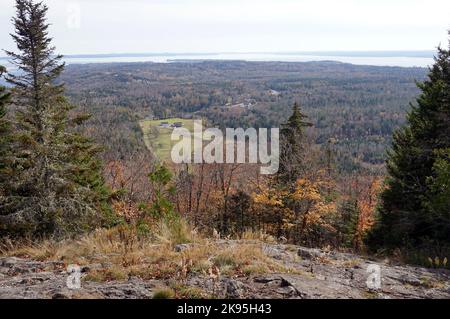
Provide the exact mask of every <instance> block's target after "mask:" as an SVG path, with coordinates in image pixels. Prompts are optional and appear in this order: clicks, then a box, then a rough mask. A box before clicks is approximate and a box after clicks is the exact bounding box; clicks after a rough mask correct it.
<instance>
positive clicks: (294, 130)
mask: <svg viewBox="0 0 450 319" xmlns="http://www.w3.org/2000/svg"><path fill="white" fill-rule="evenodd" d="M307 119H308V117H307V116H306V115H304V114H303V113H302V111H301V108H300V105H299V104H298V103H295V104H294V107H293V113H292V115H291V117H290V118H289V119H288V121H287V123H286V124H284V125H283V127H282V129H281V151H280V169H279V173H278V180H279V181H280V182H281V183H287V184H293V183H295V182H296V181H297V179H298V178H299V177H300V175H301V172H302V169H304V167H303V164H304V156H305V136H304V129H305V128H306V127H310V126H312V124H311V123H309V122H308V121H307Z"/></svg>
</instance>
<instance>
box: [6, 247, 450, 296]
mask: <svg viewBox="0 0 450 319" xmlns="http://www.w3.org/2000/svg"><path fill="white" fill-rule="evenodd" d="M236 244H239V243H238V242H229V243H226V242H225V243H223V245H224V246H225V245H230V246H232V245H236ZM263 245H264V247H263V251H264V253H265V254H266V255H267V256H268V257H269V258H272V259H274V260H276V261H277V262H281V263H282V264H284V265H285V266H286V267H287V268H289V269H291V270H292V271H291V272H290V273H275V274H256V273H255V274H250V275H247V276H244V275H242V276H238V277H233V278H230V277H227V276H221V277H220V278H216V279H214V280H213V279H211V278H210V277H208V276H207V275H205V274H197V273H191V274H189V275H188V277H187V278H185V279H184V280H183V284H184V285H185V286H187V287H196V288H197V289H199V290H201V291H203V292H205V293H206V294H209V295H214V296H215V297H221V298H229V299H240V298H286V299H288V298H289V299H291V298H295V299H316V298H333V299H343V298H345V299H349V298H350V299H360V298H364V299H367V298H401V299H409V298H441V299H442V298H445V299H448V298H450V273H449V272H448V271H445V270H430V269H423V268H418V267H411V266H402V265H393V264H390V263H388V262H387V261H375V260H370V259H367V258H363V257H359V256H355V255H352V254H344V253H338V252H330V251H322V250H318V249H307V248H302V247H296V246H289V245H269V244H263ZM186 249H189V246H179V247H177V248H176V251H178V252H180V253H182V252H183V251H185V250H186ZM102 267H108V265H102V264H93V265H88V266H85V267H82V268H81V269H80V271H81V276H82V278H83V277H85V276H86V274H89V273H90V272H91V271H96V270H98V269H101V268H102ZM374 267H375V268H374ZM371 269H378V270H379V271H380V273H379V275H380V277H379V282H378V285H377V277H373V276H377V274H376V273H373V272H372V270H371ZM68 276H69V274H68V272H67V265H66V264H64V263H63V262H60V261H45V262H42V261H34V260H28V259H21V258H16V257H2V258H0V298H11V299H16V298H46V299H52V298H54V299H68V298H77V299H78V298H82V299H89V298H96V299H98V298H102V299H103V298H106V299H146V298H152V297H153V295H154V293H155V292H156V291H158V289H161V288H164V287H168V286H170V285H173V284H174V282H175V283H176V282H177V279H176V278H173V279H171V280H143V279H141V278H138V277H130V278H128V279H127V280H123V281H115V282H102V283H99V282H90V281H86V280H82V281H81V287H80V288H79V289H69V288H68V285H67V281H68ZM372 279H373V280H374V281H373V282H372V281H371V280H372Z"/></svg>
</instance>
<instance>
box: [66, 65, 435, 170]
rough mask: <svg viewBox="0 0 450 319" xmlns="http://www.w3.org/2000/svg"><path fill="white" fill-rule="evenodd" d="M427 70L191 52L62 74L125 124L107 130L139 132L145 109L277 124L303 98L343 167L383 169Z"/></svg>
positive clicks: (91, 105)
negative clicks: (194, 55)
mask: <svg viewBox="0 0 450 319" xmlns="http://www.w3.org/2000/svg"><path fill="white" fill-rule="evenodd" d="M425 75H426V69H421V68H397V67H372V66H355V65H350V64H343V63H338V62H312V63H283V62H243V61H193V62H173V63H168V64H157V63H131V64H122V63H121V64H88V65H69V66H68V67H67V69H66V71H65V73H64V74H63V75H62V80H63V81H64V82H65V83H66V85H67V93H68V95H69V96H70V97H71V98H72V100H73V101H74V103H77V104H79V105H83V106H86V107H87V108H88V111H89V112H91V113H93V114H94V115H95V118H96V119H97V121H103V123H104V124H106V125H108V124H107V123H109V122H111V121H112V122H113V125H120V128H121V129H118V130H113V129H112V130H108V132H107V133H106V134H107V135H108V136H109V135H110V134H111V131H113V132H114V131H117V132H120V135H122V136H123V135H126V133H125V132H128V133H129V134H130V135H129V137H127V138H129V139H132V140H135V139H136V137H134V134H135V133H136V131H137V130H138V127H137V125H136V119H139V118H141V119H142V118H147V117H150V118H152V117H156V118H164V117H179V116H181V117H193V116H194V117H203V118H206V119H208V121H209V123H210V124H211V125H220V126H221V127H279V126H280V124H281V123H283V122H285V121H286V120H287V118H288V116H289V113H290V109H291V108H292V105H293V104H294V102H296V101H298V102H301V104H302V106H303V108H304V110H305V112H306V113H307V114H308V116H309V117H310V118H311V121H312V122H313V124H314V128H315V129H314V130H312V132H311V138H312V139H314V142H315V143H317V144H319V145H323V146H326V145H327V143H328V141H329V140H330V139H333V140H334V145H333V148H334V152H336V156H335V158H336V160H337V161H338V163H339V169H341V170H344V171H345V172H352V171H355V170H358V169H362V168H368V169H372V170H379V169H380V166H382V164H383V163H384V161H385V159H386V158H385V153H386V149H387V147H388V146H389V145H390V142H391V136H392V132H393V131H394V129H396V128H398V127H399V126H400V125H402V124H403V123H404V121H405V113H406V110H407V109H408V104H409V103H410V102H411V101H413V99H414V97H415V96H416V95H417V93H418V92H419V90H418V88H417V86H416V85H415V81H421V80H423V79H424V77H425ZM330 114H333V116H330ZM127 122H128V124H126V123H127ZM125 126H126V127H125ZM116 127H117V126H116ZM114 138H116V139H118V140H120V139H122V140H123V137H120V136H115V137H114ZM123 142H125V141H123ZM107 144H110V143H107ZM111 144H112V145H116V146H117V145H123V143H119V144H117V143H116V142H114V143H111ZM126 144H129V143H126ZM123 147H126V146H125V145H124V146H123Z"/></svg>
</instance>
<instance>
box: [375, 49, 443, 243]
mask: <svg viewBox="0 0 450 319" xmlns="http://www.w3.org/2000/svg"><path fill="white" fill-rule="evenodd" d="M418 86H419V88H420V89H421V91H422V93H421V95H420V96H419V97H418V99H417V105H412V110H411V111H410V113H409V114H408V117H407V125H406V126H405V127H403V128H402V129H400V130H399V131H397V132H396V133H395V134H394V141H393V147H392V150H391V151H390V152H389V160H388V165H387V168H388V173H389V177H388V178H387V181H386V186H387V187H386V190H385V191H384V192H383V193H382V198H381V200H382V205H381V208H380V212H379V213H380V220H379V226H378V227H377V228H376V230H375V232H374V233H373V236H371V240H370V241H371V244H372V246H374V247H377V246H379V245H385V246H388V247H399V246H401V245H405V244H410V245H413V246H418V245H420V244H421V243H422V242H423V241H424V240H425V239H431V240H434V241H440V242H441V241H444V242H447V243H450V237H449V235H448V234H449V232H448V231H447V232H442V231H439V230H442V228H443V227H444V228H446V229H447V230H449V227H448V225H449V220H450V211H445V210H444V211H440V212H436V211H433V210H432V209H430V205H428V204H427V203H429V202H430V200H431V199H432V198H436V197H439V193H440V192H442V191H444V190H442V189H439V188H438V189H436V188H434V187H433V185H431V183H430V180H432V179H434V177H436V161H437V160H438V158H439V155H438V154H439V153H441V152H442V151H443V150H446V149H448V148H449V147H450V51H449V50H444V49H441V48H439V51H438V55H437V57H436V58H435V64H434V65H433V66H432V67H431V68H430V71H429V75H428V79H427V80H426V81H425V82H424V83H421V84H419V85H418ZM444 167H445V166H444ZM447 167H448V166H447ZM445 225H447V226H445Z"/></svg>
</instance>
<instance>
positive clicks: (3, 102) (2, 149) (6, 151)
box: [0, 65, 11, 196]
mask: <svg viewBox="0 0 450 319" xmlns="http://www.w3.org/2000/svg"><path fill="white" fill-rule="evenodd" d="M5 71H6V70H5V68H4V67H3V66H1V65H0V78H1V77H2V75H3V73H4V72H5ZM9 99H10V94H9V93H7V92H6V89H5V87H3V86H0V196H2V195H3V196H4V194H5V192H6V188H7V187H6V181H7V180H8V175H9V174H10V169H9V168H10V165H9V164H10V161H11V124H10V123H9V121H8V120H7V119H6V113H7V108H6V107H7V104H8V103H9Z"/></svg>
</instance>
